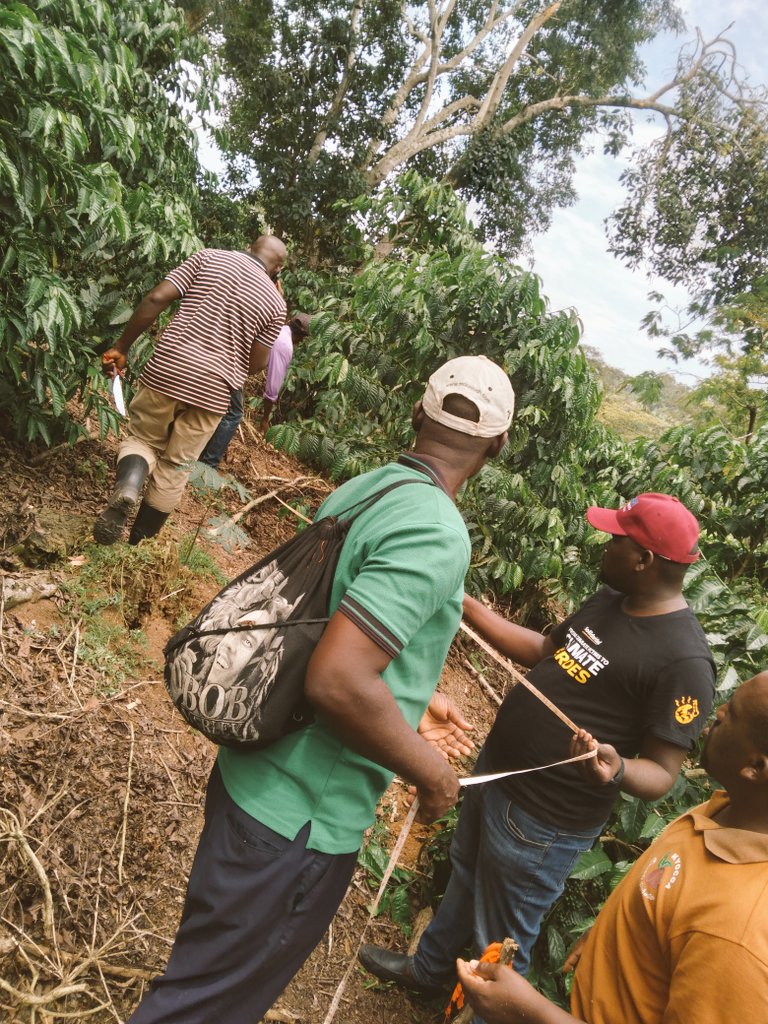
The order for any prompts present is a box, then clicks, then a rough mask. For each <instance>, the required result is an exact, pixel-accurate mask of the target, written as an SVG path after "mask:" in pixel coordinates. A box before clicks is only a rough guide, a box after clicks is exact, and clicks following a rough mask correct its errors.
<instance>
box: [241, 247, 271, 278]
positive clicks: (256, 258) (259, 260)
mask: <svg viewBox="0 0 768 1024" xmlns="http://www.w3.org/2000/svg"><path fill="white" fill-rule="evenodd" d="M243 252H244V253H245V255H246V256H250V257H251V259H252V260H253V261H254V263H258V264H259V266H260V267H261V269H262V270H263V271H264V273H265V274H266V275H267V277H269V273H268V271H267V267H266V264H265V263H264V260H262V259H259V257H258V256H254V255H253V253H252V252H251V250H250V249H243Z"/></svg>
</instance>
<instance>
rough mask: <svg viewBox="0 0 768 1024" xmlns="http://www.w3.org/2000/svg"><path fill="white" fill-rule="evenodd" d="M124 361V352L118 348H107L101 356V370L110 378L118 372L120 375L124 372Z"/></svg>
mask: <svg viewBox="0 0 768 1024" xmlns="http://www.w3.org/2000/svg"><path fill="white" fill-rule="evenodd" d="M125 361H126V357H125V353H124V352H121V351H120V349H119V348H108V349H107V351H106V352H104V353H102V356H101V372H102V373H103V374H104V376H105V377H109V378H110V379H112V378H113V377H116V376H117V375H118V374H119V375H120V376H121V377H122V376H123V374H124V373H125Z"/></svg>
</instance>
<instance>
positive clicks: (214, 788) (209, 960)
mask: <svg viewBox="0 0 768 1024" xmlns="http://www.w3.org/2000/svg"><path fill="white" fill-rule="evenodd" d="M308 837H309V822H307V824H306V825H305V826H304V827H303V828H302V830H301V831H300V832H299V834H298V835H297V836H296V838H295V839H294V840H293V841H290V840H288V839H285V838H284V837H283V836H280V835H278V834H277V833H276V832H273V831H272V830H271V829H269V828H267V827H266V826H265V825H262V824H261V822H259V821H257V820H256V819H255V818H252V817H251V816H250V815H249V814H246V813H245V811H243V810H241V809H240V808H239V807H238V806H237V804H236V803H235V802H234V801H233V800H232V799H231V797H230V796H229V794H228V793H227V791H226V789H225V787H224V783H223V782H222V779H221V775H220V773H219V770H218V767H216V766H215V767H214V769H213V771H212V773H211V777H210V779H209V781H208V790H207V793H206V801H205V824H204V826H203V831H202V833H201V835H200V842H199V844H198V847H197V853H196V854H195V860H194V863H193V865H192V870H191V872H190V876H189V884H188V888H187V896H186V901H185V904H184V911H183V914H182V918H181V924H180V926H179V930H178V932H177V934H176V939H175V941H174V944H173V949H172V950H171V955H170V958H169V960H168V965H167V967H166V969H165V973H164V974H163V975H161V976H160V977H159V978H156V979H155V980H154V981H153V982H152V984H151V986H150V988H149V991H148V992H147V994H146V996H145V997H144V999H143V1000H142V1001H141V1003H140V1004H139V1006H138V1008H137V1009H136V1010H135V1011H134V1013H133V1014H132V1016H131V1017H130V1019H129V1021H128V1024H225V1022H226V1024H257V1022H258V1021H260V1020H261V1018H262V1017H263V1016H264V1014H265V1013H266V1012H267V1010H268V1009H269V1008H270V1006H272V1004H273V1003H274V1001H275V1000H276V999H277V997H278V996H279V995H280V993H281V992H282V991H283V989H284V988H285V986H286V985H287V984H288V982H289V981H290V980H291V978H292V977H293V976H294V974H296V972H297V971H298V970H299V968H300V967H301V965H302V964H303V963H304V961H305V960H306V959H307V957H308V956H309V954H310V953H311V952H312V950H313V949H314V948H315V946H316V945H317V943H318V942H319V941H320V939H321V938H322V937H323V934H324V932H325V930H326V929H327V927H328V925H329V924H330V922H331V920H332V919H333V915H334V914H335V913H336V911H337V910H338V908H339V904H340V903H341V901H342V899H343V898H344V893H345V892H346V889H347V886H348V885H349V882H350V879H351V878H352V873H353V871H354V869H355V863H356V860H357V854H356V853H347V854H339V855H334V854H328V853H318V852H317V851H316V850H307V848H306V843H307V839H308Z"/></svg>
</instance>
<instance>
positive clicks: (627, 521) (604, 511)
mask: <svg viewBox="0 0 768 1024" xmlns="http://www.w3.org/2000/svg"><path fill="white" fill-rule="evenodd" d="M587 522H588V523H589V524H590V526H594V528H595V529H596V530H602V531H603V532H604V533H612V534H617V535H618V536H620V537H630V538H631V539H632V540H633V541H635V543H637V544H639V545H640V546H641V547H643V548H645V549H646V550H647V551H652V552H653V553H654V554H655V555H661V557H662V558H668V559H669V560H670V561H671V562H695V561H696V560H697V559H698V558H699V557H700V556H701V552H700V551H699V524H698V521H697V519H696V517H695V516H694V515H693V513H692V512H689V511H688V509H687V508H686V507H685V505H683V503H682V502H681V501H679V500H678V499H677V498H673V497H672V495H671V494H638V496H637V497H636V498H633V499H632V500H631V501H628V502H627V504H626V505H623V506H622V507H621V508H620V509H617V510H616V511H614V510H613V509H610V508H598V507H597V506H595V505H592V506H591V507H590V508H588V509H587Z"/></svg>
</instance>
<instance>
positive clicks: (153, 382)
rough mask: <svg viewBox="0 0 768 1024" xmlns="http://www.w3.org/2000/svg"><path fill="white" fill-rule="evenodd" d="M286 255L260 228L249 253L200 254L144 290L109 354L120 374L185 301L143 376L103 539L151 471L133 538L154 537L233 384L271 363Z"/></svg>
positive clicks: (112, 369)
mask: <svg viewBox="0 0 768 1024" xmlns="http://www.w3.org/2000/svg"><path fill="white" fill-rule="evenodd" d="M285 257H286V249H285V245H284V244H283V243H282V242H281V241H280V239H279V238H276V237H275V236H274V235H262V236H260V237H259V238H257V239H256V240H255V241H254V242H253V243H252V244H251V245H250V247H249V248H248V249H246V250H245V251H244V252H228V251H225V250H222V249H202V250H201V251H200V252H196V253H194V255H192V256H190V257H189V259H188V260H186V261H185V262H184V263H182V264H181V266H179V267H177V268H176V269H175V270H172V271H170V273H168V274H167V275H166V277H165V278H164V280H162V281H161V282H160V283H159V284H158V285H156V286H155V287H154V288H153V289H152V291H150V292H149V293H148V294H147V295H145V296H144V298H143V299H142V301H141V302H140V303H139V305H138V306H137V307H136V310H135V311H134V313H133V316H132V317H131V319H130V320H129V321H128V323H127V324H126V326H125V330H124V331H123V333H122V335H121V336H120V337H119V338H118V340H117V341H116V342H115V344H114V346H113V347H112V348H110V349H108V350H107V351H106V352H105V353H104V354H103V356H102V368H103V370H104V372H105V373H106V374H107V375H108V376H110V377H114V376H115V374H117V373H122V372H123V370H124V368H125V363H126V356H127V353H128V350H129V349H130V347H131V345H132V344H133V342H134V341H135V340H136V339H137V338H138V337H139V336H140V335H141V334H142V333H143V332H144V331H145V330H147V328H148V327H150V326H151V325H152V324H153V323H154V322H155V320H156V319H157V317H158V316H159V315H160V313H162V311H163V310H164V309H166V308H167V307H168V306H169V305H170V304H171V303H172V302H174V301H176V300H177V299H179V298H180V299H181V303H180V305H179V309H178V311H177V312H176V315H175V316H174V317H173V319H172V320H171V322H170V323H169V325H168V326H167V327H166V329H165V330H164V331H163V333H162V335H161V336H160V338H159V340H158V342H157V345H156V347H155V351H154V353H153V355H152V357H151V358H150V360H149V362H148V363H147V364H146V366H145V367H144V370H143V372H142V374H141V377H140V378H139V387H138V390H137V392H136V396H135V398H134V399H133V401H132V402H131V408H130V416H129V420H128V424H127V427H126V435H125V438H124V439H123V441H122V443H121V444H120V449H119V452H118V456H117V480H116V484H115V490H114V492H113V494H112V496H111V497H110V499H109V503H108V505H107V508H106V509H105V510H104V512H102V514H101V516H100V517H99V519H98V520H97V521H96V524H95V527H94V531H93V536H94V539H95V540H96V541H97V542H98V543H99V544H113V543H114V542H115V541H116V540H119V539H120V538H121V536H122V533H123V529H124V527H125V525H126V523H127V521H128V519H129V517H130V515H131V513H132V512H133V510H134V508H135V507H136V504H137V502H138V500H139V496H140V494H141V491H142V488H143V486H144V482H145V481H146V480H147V479H148V480H149V483H148V486H147V490H146V493H145V494H144V500H143V502H142V504H141V506H140V508H139V511H138V514H137V516H136V519H135V521H134V523H133V527H132V529H131V533H130V537H129V542H130V543H131V544H137V543H138V542H139V541H140V540H142V539H143V538H145V537H152V536H154V535H155V534H156V533H157V532H158V531H159V530H160V528H161V527H162V525H163V523H164V522H165V520H166V519H167V518H168V515H169V514H170V513H171V512H172V511H173V510H174V509H175V508H176V506H177V505H178V503H179V500H180V498H181V495H182V492H183V490H184V487H185V485H186V482H187V477H188V474H187V473H184V472H183V471H182V470H181V468H180V467H181V466H182V465H184V463H186V462H189V461H190V460H192V459H196V458H197V457H198V455H199V454H200V452H201V451H202V450H203V448H204V447H205V445H206V443H207V441H208V439H209V438H210V437H211V435H212V434H213V432H214V431H215V429H216V427H217V426H218V424H219V421H220V420H221V417H222V416H223V414H224V413H225V412H226V411H227V409H228V407H229V400H230V394H231V392H233V391H236V390H238V389H240V388H242V387H243V384H244V383H245V379H246V377H247V376H248V375H249V374H251V373H257V372H258V371H259V370H262V369H264V368H265V367H266V365H267V362H268V360H269V353H270V350H271V348H272V346H273V344H274V342H275V339H276V338H277V335H278V333H279V331H280V328H281V327H282V326H283V324H284V323H285V317H286V307H285V301H284V300H283V297H282V295H281V294H280V292H279V291H278V289H277V288H276V287H275V281H276V280H277V279H278V278H279V275H280V271H281V270H282V268H283V265H284V263H285Z"/></svg>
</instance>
